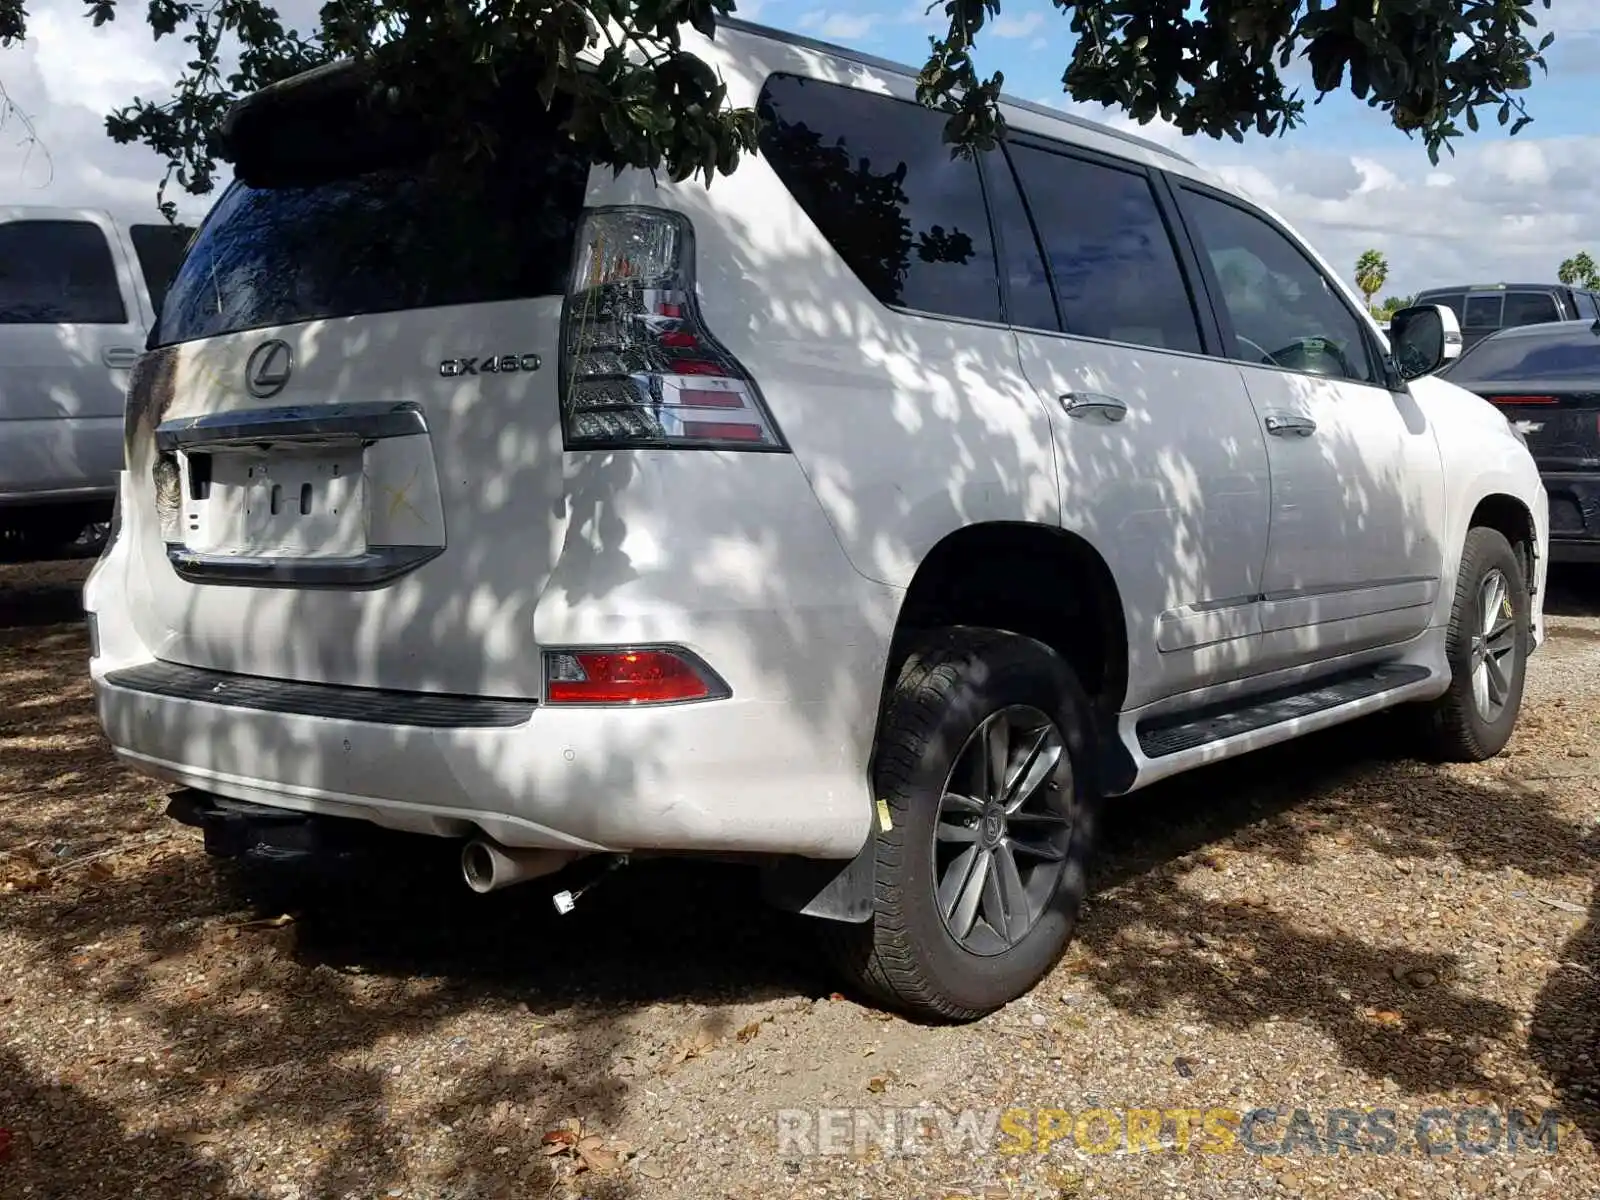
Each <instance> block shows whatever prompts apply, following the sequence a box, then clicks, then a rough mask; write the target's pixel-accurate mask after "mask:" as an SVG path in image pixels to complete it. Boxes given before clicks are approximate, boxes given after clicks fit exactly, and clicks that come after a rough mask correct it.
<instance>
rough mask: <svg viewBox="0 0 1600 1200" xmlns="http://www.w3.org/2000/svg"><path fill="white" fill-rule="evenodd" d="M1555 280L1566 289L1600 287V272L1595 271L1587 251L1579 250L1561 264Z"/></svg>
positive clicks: (1592, 260)
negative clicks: (1564, 285) (1565, 286)
mask: <svg viewBox="0 0 1600 1200" xmlns="http://www.w3.org/2000/svg"><path fill="white" fill-rule="evenodd" d="M1556 278H1557V279H1559V280H1561V282H1562V283H1564V284H1566V285H1567V286H1568V287H1585V288H1592V287H1600V270H1596V269H1595V265H1594V259H1592V258H1590V257H1589V252H1588V251H1587V250H1579V251H1578V252H1577V253H1576V254H1574V255H1573V256H1572V257H1571V258H1569V259H1566V260H1565V261H1564V262H1562V264H1561V266H1560V268H1559V269H1558V270H1557V271H1556Z"/></svg>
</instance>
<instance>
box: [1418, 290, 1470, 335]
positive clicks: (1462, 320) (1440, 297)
mask: <svg viewBox="0 0 1600 1200" xmlns="http://www.w3.org/2000/svg"><path fill="white" fill-rule="evenodd" d="M1416 303H1418V304H1437V305H1439V306H1440V307H1441V308H1448V309H1449V310H1450V311H1451V312H1453V313H1455V315H1456V324H1457V325H1460V326H1461V327H1462V328H1466V324H1467V294H1466V293H1465V292H1444V293H1439V294H1437V295H1430V294H1429V293H1427V292H1423V293H1422V294H1421V295H1419V296H1418V297H1417V299H1416Z"/></svg>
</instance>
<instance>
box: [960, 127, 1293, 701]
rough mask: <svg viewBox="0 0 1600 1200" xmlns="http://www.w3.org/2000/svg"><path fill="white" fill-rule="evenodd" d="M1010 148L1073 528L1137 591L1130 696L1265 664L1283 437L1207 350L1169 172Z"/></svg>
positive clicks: (1011, 187) (1028, 294) (1130, 596)
mask: <svg viewBox="0 0 1600 1200" xmlns="http://www.w3.org/2000/svg"><path fill="white" fill-rule="evenodd" d="M1007 154H1008V155H1009V158H1010V160H1011V163H1012V164H1013V165H1014V168H1015V170H1014V173H1013V171H1012V170H1010V169H1008V168H1007V166H1006V161H1005V159H1004V158H1002V157H1001V156H999V155H995V156H993V160H992V161H991V163H990V164H989V166H990V168H991V169H990V170H989V173H988V175H989V180H990V196H991V204H992V207H993V209H994V212H995V216H996V223H997V224H998V225H1000V227H1001V228H1002V230H1003V234H1004V241H1005V245H1006V251H1007V258H1008V271H1007V274H1008V275H1009V277H1010V295H1011V311H1012V313H1013V321H1014V323H1016V324H1018V325H1024V324H1033V325H1035V326H1036V327H1035V328H1033V329H1019V330H1018V333H1017V339H1018V344H1019V347H1020V350H1021V354H1022V366H1023V370H1024V371H1025V372H1026V373H1027V376H1028V379H1029V381H1030V382H1031V383H1032V384H1033V385H1034V387H1036V388H1037V389H1038V390H1039V393H1040V397H1041V399H1042V401H1043V402H1044V404H1045V406H1046V409H1047V410H1048V411H1049V412H1050V414H1051V424H1052V427H1053V429H1054V436H1055V444H1056V456H1057V461H1058V462H1059V464H1060V467H1059V473H1060V478H1061V519H1062V524H1063V525H1064V526H1065V527H1066V528H1068V529H1070V530H1072V531H1074V532H1076V533H1078V534H1080V535H1082V536H1083V537H1084V538H1085V539H1086V540H1088V541H1089V542H1090V543H1091V544H1092V545H1093V546H1094V547H1095V548H1096V549H1097V550H1099V551H1100V553H1101V554H1102V555H1103V556H1104V557H1105V559H1106V562H1107V564H1108V565H1109V566H1110V568H1111V573H1112V575H1113V577H1114V578H1115V580H1116V584H1117V588H1118V592H1119V594H1120V596H1121V598H1122V601H1123V608H1124V612H1125V614H1126V621H1127V636H1128V651H1129V666H1128V695H1127V700H1126V704H1127V706H1128V707H1130V708H1132V707H1137V706H1139V705H1142V704H1147V703H1149V702H1151V701H1154V700H1158V699H1161V698H1164V697H1166V696H1171V695H1176V694H1179V693H1182V692H1186V691H1192V690H1194V689H1197V688H1202V687H1207V686H1210V685H1214V684H1219V683H1226V682H1229V681H1232V680H1235V679H1239V678H1242V677H1244V676H1246V675H1249V674H1250V673H1252V671H1253V670H1254V669H1255V666H1256V656H1257V651H1258V649H1259V642H1260V624H1259V620H1260V617H1259V605H1258V603H1257V593H1258V592H1259V591H1260V590H1261V576H1260V572H1261V564H1262V560H1263V558H1264V557H1265V554H1266V548H1267V520H1268V512H1269V479H1268V475H1267V454H1266V448H1265V446H1264V445H1263V438H1262V434H1261V430H1260V427H1259V426H1258V424H1257V422H1256V420H1255V415H1254V412H1253V410H1252V408H1251V406H1250V399H1249V397H1248V396H1247V395H1246V393H1245V390H1244V387H1243V385H1242V384H1241V382H1240V379H1239V373H1238V371H1237V370H1236V369H1235V368H1234V367H1233V366H1232V365H1230V364H1229V363H1227V362H1225V361H1223V360H1221V359H1219V358H1215V357H1210V356H1208V355H1207V354H1206V346H1205V339H1204V336H1203V334H1202V331H1201V325H1200V321H1199V318H1198V315H1197V306H1196V302H1195V296H1194V293H1193V291H1192V290H1191V283H1190V280H1189V279H1188V278H1186V274H1185V271H1184V268H1183V266H1182V265H1181V263H1180V257H1179V249H1178V245H1177V243H1176V242H1175V240H1174V238H1173V235H1172V230H1171V228H1170V227H1169V225H1168V221H1167V214H1166V213H1165V212H1164V211H1163V208H1162V203H1161V200H1160V197H1159V194H1158V191H1157V189H1156V187H1155V184H1154V180H1153V179H1152V177H1151V175H1150V173H1149V171H1148V170H1146V169H1145V168H1143V167H1142V166H1139V165H1137V164H1133V163H1128V162H1125V161H1122V160H1119V159H1114V158H1108V157H1103V156H1099V155H1095V154H1093V153H1091V152H1089V151H1085V150H1079V149H1076V148H1068V147H1065V146H1061V145H1058V144H1056V143H1054V142H1046V141H1043V140H1038V141H1035V140H1030V139H1024V138H1022V137H1020V135H1019V137H1018V138H1017V139H1015V140H1013V141H1012V142H1011V144H1010V145H1009V146H1008V148H1007ZM1019 183H1020V185H1021V189H1022V193H1023V195H1025V196H1026V198H1027V202H1028V210H1027V211H1028V213H1031V215H1032V218H1033V223H1034V225H1035V226H1036V227H1037V231H1038V240H1039V243H1040V244H1042V246H1043V248H1044V262H1043V263H1040V262H1039V256H1038V251H1037V250H1036V249H1034V246H1033V234H1032V233H1031V231H1030V230H1029V227H1028V223H1027V217H1026V216H1025V215H1023V210H1022V207H1021V205H1020V204H1019V203H1017V201H1016V199H1015V198H1014V197H1015V194H1016V188H1017V186H1018V184H1019ZM1013 214H1014V215H1013ZM1052 285H1053V288H1054V295H1055V298H1056V302H1057V304H1056V306H1055V307H1052V305H1051V303H1050V299H1051V290H1050V289H1051V287H1052ZM1024 301H1025V302H1024ZM1057 310H1059V322H1058V318H1057ZM1029 314H1032V315H1031V319H1030V316H1029ZM1038 326H1044V328H1038Z"/></svg>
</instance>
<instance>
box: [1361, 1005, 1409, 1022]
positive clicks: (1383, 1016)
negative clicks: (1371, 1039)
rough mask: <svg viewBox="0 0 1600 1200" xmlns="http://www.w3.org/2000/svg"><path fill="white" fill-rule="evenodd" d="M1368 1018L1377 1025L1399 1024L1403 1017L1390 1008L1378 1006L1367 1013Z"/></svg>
mask: <svg viewBox="0 0 1600 1200" xmlns="http://www.w3.org/2000/svg"><path fill="white" fill-rule="evenodd" d="M1367 1017H1368V1019H1370V1020H1371V1021H1373V1022H1374V1023H1375V1024H1378V1025H1388V1026H1394V1025H1399V1024H1400V1023H1401V1022H1402V1021H1403V1020H1404V1019H1405V1018H1403V1017H1402V1016H1401V1015H1400V1014H1399V1013H1397V1012H1395V1011H1394V1009H1392V1008H1380V1009H1376V1010H1374V1011H1372V1012H1369V1013H1368V1014H1367Z"/></svg>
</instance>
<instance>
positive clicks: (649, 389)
mask: <svg viewBox="0 0 1600 1200" xmlns="http://www.w3.org/2000/svg"><path fill="white" fill-rule="evenodd" d="M694 255H695V251H694V231H693V228H692V227H691V226H690V224H689V222H688V220H687V219H686V218H684V217H683V216H681V215H680V214H678V213H673V212H668V211H666V210H664V209H656V208H633V207H624V208H598V209H590V210H589V211H588V212H587V213H585V214H584V218H583V224H582V226H581V227H580V228H579V231H578V239H577V250H576V253H575V256H574V259H573V268H572V281H571V283H570V284H569V286H568V292H567V299H566V306H565V309H564V311H563V314H562V336H561V351H562V353H561V358H562V361H561V431H562V437H563V440H564V442H565V445H566V448H567V449H569V450H580V449H588V448H595V449H604V448H628V447H649V446H661V447H669V446H670V447H682V448H687V449H731V450H779V451H781V450H784V449H786V447H785V445H784V443H783V439H782V438H781V437H780V436H779V434H778V430H777V426H776V425H775V424H774V423H773V420H772V417H771V415H770V414H769V413H768V412H767V409H766V405H765V404H764V403H763V401H762V399H761V393H760V389H759V388H757V387H756V383H755V380H754V379H752V378H751V377H750V374H749V372H748V371H746V370H745V369H744V367H743V366H742V365H741V364H740V363H739V361H738V360H737V359H735V358H734V357H733V355H731V354H729V353H728V351H727V350H726V349H724V348H723V346H722V345H721V344H720V343H718V342H717V340H716V339H715V338H714V337H713V336H712V334H711V331H710V330H709V329H708V328H707V327H706V324H705V321H704V320H703V319H702V317H701V315H700V310H699V307H698V305H697V304H696V302H695V280H694Z"/></svg>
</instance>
